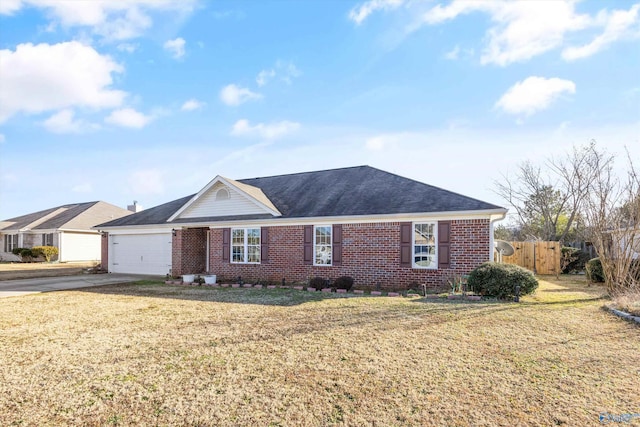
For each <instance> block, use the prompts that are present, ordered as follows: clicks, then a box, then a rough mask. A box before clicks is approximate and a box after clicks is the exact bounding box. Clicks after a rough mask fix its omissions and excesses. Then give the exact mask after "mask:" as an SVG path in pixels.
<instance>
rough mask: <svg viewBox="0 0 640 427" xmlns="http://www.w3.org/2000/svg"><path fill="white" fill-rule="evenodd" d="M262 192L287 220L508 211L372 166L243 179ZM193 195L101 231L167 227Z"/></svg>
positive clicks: (211, 220)
mask: <svg viewBox="0 0 640 427" xmlns="http://www.w3.org/2000/svg"><path fill="white" fill-rule="evenodd" d="M238 181H239V182H241V183H243V184H247V185H252V186H254V187H258V188H260V189H261V190H262V191H263V193H264V194H265V195H266V196H267V197H268V198H269V199H270V200H271V201H272V202H273V204H274V205H275V206H276V207H277V208H278V210H279V211H280V212H281V213H282V218H308V217H325V216H326V217H328V216H352V215H384V214H403V213H428V212H455V211H477V210H496V209H503V208H502V207H500V206H497V205H493V204H490V203H486V202H483V201H480V200H477V199H473V198H471V197H467V196H463V195H461V194H457V193H453V192H451V191H447V190H444V189H442V188H438V187H434V186H432V185H428V184H424V183H421V182H418V181H414V180H412V179H408V178H404V177H401V176H398V175H395V174H392V173H389V172H385V171H382V170H380V169H376V168H372V167H370V166H357V167H351V168H343V169H331V170H324V171H317V172H304V173H296V174H291V175H278V176H270V177H264V178H251V179H240V180H238ZM191 197H193V195H191V196H187V197H183V198H181V199H178V200H174V201H172V202H169V203H165V204H164V205H160V206H157V207H155V208H151V209H147V210H145V211H142V212H139V213H136V214H134V215H130V216H128V217H124V218H120V219H117V220H115V221H110V222H108V223H105V224H101V226H128V225H151V224H165V223H166V222H167V220H168V219H169V218H170V217H171V215H172V214H173V213H175V212H176V211H177V210H178V209H180V208H181V207H182V206H183V205H184V204H185V203H187V202H188V201H189V200H190V199H191ZM269 217H270V216H269V215H266V216H262V215H259V216H256V215H250V216H246V215H244V216H231V217H229V216H227V217H209V218H190V219H177V220H175V221H172V223H175V224H180V223H189V222H209V221H210V222H215V221H226V220H240V219H258V218H269Z"/></svg>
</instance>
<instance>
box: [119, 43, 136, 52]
mask: <svg viewBox="0 0 640 427" xmlns="http://www.w3.org/2000/svg"><path fill="white" fill-rule="evenodd" d="M116 49H118V50H119V51H120V52H127V53H133V52H135V51H136V50H138V45H137V44H135V43H120V44H119V45H118V46H116Z"/></svg>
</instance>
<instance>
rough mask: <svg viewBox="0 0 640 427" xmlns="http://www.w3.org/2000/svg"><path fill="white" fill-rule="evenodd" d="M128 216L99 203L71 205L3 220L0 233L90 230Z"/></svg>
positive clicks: (109, 205) (116, 207)
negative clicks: (107, 221) (106, 221)
mask: <svg viewBox="0 0 640 427" xmlns="http://www.w3.org/2000/svg"><path fill="white" fill-rule="evenodd" d="M130 214H131V212H129V211H127V210H126V209H122V208H119V207H118V206H114V205H111V204H109V203H105V202H101V201H96V202H85V203H72V204H68V205H62V206H57V207H55V208H50V209H45V210H42V211H39V212H34V213H30V214H27V215H22V216H19V217H15V218H10V219H7V220H4V221H2V222H0V231H3V232H7V231H12V232H13V231H18V230H23V229H24V230H27V229H28V230H55V229H74V230H91V227H93V226H94V225H96V224H98V223H100V222H104V221H105V220H108V219H111V218H119V217H122V216H125V215H130Z"/></svg>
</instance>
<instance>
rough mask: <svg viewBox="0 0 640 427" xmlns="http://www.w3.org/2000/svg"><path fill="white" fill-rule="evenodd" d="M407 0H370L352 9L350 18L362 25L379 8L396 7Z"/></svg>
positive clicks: (389, 8)
mask: <svg viewBox="0 0 640 427" xmlns="http://www.w3.org/2000/svg"><path fill="white" fill-rule="evenodd" d="M404 1H405V0H369V1H366V2H364V3H361V4H359V5H358V6H356V7H354V8H353V9H351V11H350V12H349V19H351V20H352V21H353V22H355V23H356V24H357V25H360V24H362V23H363V22H364V20H365V19H367V18H368V17H369V15H371V14H372V13H373V12H375V11H377V10H391V9H396V8H398V7H399V6H401V5H402V4H403V3H404Z"/></svg>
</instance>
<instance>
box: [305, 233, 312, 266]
mask: <svg viewBox="0 0 640 427" xmlns="http://www.w3.org/2000/svg"><path fill="white" fill-rule="evenodd" d="M304 263H305V264H313V225H305V226H304Z"/></svg>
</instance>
